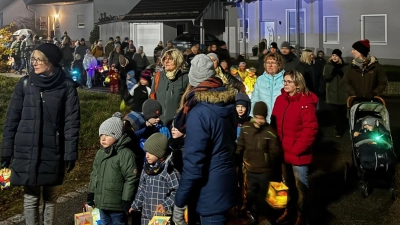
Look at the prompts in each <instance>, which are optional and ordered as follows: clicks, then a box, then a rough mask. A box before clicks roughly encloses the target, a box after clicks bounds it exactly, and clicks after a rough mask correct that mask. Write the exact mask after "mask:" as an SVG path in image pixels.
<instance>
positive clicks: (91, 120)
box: [0, 75, 126, 221]
mask: <svg viewBox="0 0 400 225" xmlns="http://www.w3.org/2000/svg"><path fill="white" fill-rule="evenodd" d="M17 81H18V78H9V77H5V76H1V75H0V144H1V139H2V137H3V126H4V122H5V119H6V113H7V109H8V104H9V102H10V98H11V94H12V92H13V90H14V87H15V84H16V83H17ZM78 93H79V99H80V103H81V129H80V134H79V137H80V138H79V159H78V161H77V162H76V166H75V168H74V170H73V171H72V172H71V173H69V174H67V175H66V178H65V180H64V184H63V193H67V192H70V191H73V190H75V189H77V188H79V187H82V186H84V185H87V184H88V182H89V175H90V172H91V171H92V163H93V160H94V156H95V154H96V151H97V149H98V146H99V138H98V136H99V135H98V129H99V126H100V124H101V123H102V122H103V121H104V120H105V119H107V118H109V117H111V115H112V114H113V113H114V112H116V111H119V104H120V100H119V96H117V95H112V94H106V93H94V92H89V91H85V90H78ZM122 113H126V112H122ZM22 210H23V189H22V187H12V188H10V189H9V190H6V191H0V221H3V220H5V219H7V218H9V217H11V216H13V215H15V214H18V213H22Z"/></svg>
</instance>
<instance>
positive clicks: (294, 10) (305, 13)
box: [285, 8, 308, 48]
mask: <svg viewBox="0 0 400 225" xmlns="http://www.w3.org/2000/svg"><path fill="white" fill-rule="evenodd" d="M290 12H294V14H295V16H297V15H296V12H297V10H296V9H286V10H285V23H286V27H285V33H286V41H288V42H289V43H290V40H289V36H290V32H289V27H290V26H289V19H288V18H289V16H288V15H289V13H290ZM302 12H303V14H304V21H303V26H304V34H303V38H304V46H301V43H298V44H299V45H300V47H303V48H307V22H308V20H307V10H306V9H305V8H300V13H302ZM296 23H297V22H296ZM296 26H297V24H296ZM300 42H301V41H300Z"/></svg>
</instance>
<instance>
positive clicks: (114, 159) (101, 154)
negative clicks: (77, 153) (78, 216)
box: [89, 134, 140, 211]
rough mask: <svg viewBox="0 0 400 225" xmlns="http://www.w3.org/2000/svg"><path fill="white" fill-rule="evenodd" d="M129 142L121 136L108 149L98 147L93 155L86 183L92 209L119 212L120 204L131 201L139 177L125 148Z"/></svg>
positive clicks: (133, 155) (121, 207) (129, 153)
mask: <svg viewBox="0 0 400 225" xmlns="http://www.w3.org/2000/svg"><path fill="white" fill-rule="evenodd" d="M130 142H131V139H130V138H129V137H128V135H127V134H125V135H124V136H122V138H120V139H119V140H118V141H117V142H116V143H114V144H113V145H112V146H110V147H109V148H108V149H104V148H103V147H101V148H100V150H99V151H98V152H97V154H96V158H95V159H94V162H93V171H92V173H91V175H90V183H89V192H90V193H94V202H95V204H96V208H99V209H102V210H112V211H123V202H122V201H129V202H132V201H133V198H134V193H135V192H136V189H137V188H138V184H139V176H140V174H139V173H138V169H137V165H136V161H135V154H134V153H133V151H132V150H131V149H129V148H128V147H127V146H128V145H129V144H130Z"/></svg>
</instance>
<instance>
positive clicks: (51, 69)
mask: <svg viewBox="0 0 400 225" xmlns="http://www.w3.org/2000/svg"><path fill="white" fill-rule="evenodd" d="M61 59H62V53H61V51H60V49H59V48H58V47H57V46H55V45H54V44H50V43H47V44H42V45H40V46H38V47H37V48H36V49H35V50H34V51H33V53H32V55H31V62H32V65H33V68H34V69H33V70H32V71H31V73H30V74H29V76H24V77H22V78H21V79H20V80H19V81H18V83H17V85H16V86H15V89H14V92H13V94H12V97H11V101H10V105H9V108H8V111H7V116H6V120H5V124H4V128H3V142H2V148H1V164H2V165H3V166H5V167H8V166H9V165H10V163H11V185H12V186H23V187H24V193H25V194H24V217H25V224H27V225H36V224H39V203H40V198H41V196H42V197H43V210H42V211H41V212H42V215H41V218H42V219H43V220H44V224H45V225H50V224H54V223H55V218H56V214H55V213H56V203H57V198H58V196H59V194H60V188H61V185H62V183H63V180H64V176H65V172H67V173H68V172H70V171H71V170H72V169H73V168H74V165H75V161H76V160H77V159H78V139H79V129H80V112H79V110H80V107H79V99H78V93H77V91H76V87H75V86H74V82H73V81H72V80H71V79H70V78H68V77H67V76H66V75H65V73H64V71H63V70H62V68H61V66H60V65H59V63H60V61H61ZM27 143H29V144H27ZM41 188H42V189H41Z"/></svg>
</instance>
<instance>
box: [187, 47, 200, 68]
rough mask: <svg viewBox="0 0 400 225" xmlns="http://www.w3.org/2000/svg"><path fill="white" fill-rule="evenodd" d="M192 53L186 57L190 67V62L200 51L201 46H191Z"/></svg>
mask: <svg viewBox="0 0 400 225" xmlns="http://www.w3.org/2000/svg"><path fill="white" fill-rule="evenodd" d="M191 50H192V53H190V54H189V55H188V56H187V57H186V63H187V66H188V68H189V69H190V62H191V61H192V59H193V58H194V57H195V56H196V55H197V54H198V53H199V48H197V46H193V47H192V48H191Z"/></svg>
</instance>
